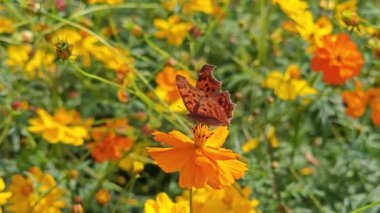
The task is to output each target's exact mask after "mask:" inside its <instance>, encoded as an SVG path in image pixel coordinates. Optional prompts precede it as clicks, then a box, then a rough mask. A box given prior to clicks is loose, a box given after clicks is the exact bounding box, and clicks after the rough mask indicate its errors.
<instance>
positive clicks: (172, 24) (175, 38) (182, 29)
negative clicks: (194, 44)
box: [153, 15, 191, 46]
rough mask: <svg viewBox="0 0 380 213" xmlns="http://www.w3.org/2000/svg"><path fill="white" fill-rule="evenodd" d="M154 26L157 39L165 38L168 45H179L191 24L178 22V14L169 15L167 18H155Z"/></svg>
mask: <svg viewBox="0 0 380 213" xmlns="http://www.w3.org/2000/svg"><path fill="white" fill-rule="evenodd" d="M153 24H154V26H155V27H156V28H157V29H158V32H156V37H157V38H158V39H163V38H166V39H167V41H168V43H169V44H170V45H174V46H179V45H181V44H182V42H183V40H184V39H185V36H186V35H187V32H188V31H189V30H190V28H191V24H190V23H187V22H180V18H179V17H178V16H174V15H173V16H170V17H169V19H168V20H164V19H155V20H154V22H153Z"/></svg>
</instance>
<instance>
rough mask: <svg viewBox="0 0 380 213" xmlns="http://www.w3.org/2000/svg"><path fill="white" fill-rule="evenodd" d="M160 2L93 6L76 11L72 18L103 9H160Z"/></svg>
mask: <svg viewBox="0 0 380 213" xmlns="http://www.w3.org/2000/svg"><path fill="white" fill-rule="evenodd" d="M158 8H159V5H158V4H151V3H125V4H119V5H99V6H93V7H90V8H88V9H85V10H82V11H80V12H78V13H74V14H73V15H72V16H71V17H70V18H77V17H80V16H84V15H87V14H89V13H94V12H98V11H102V10H113V9H158Z"/></svg>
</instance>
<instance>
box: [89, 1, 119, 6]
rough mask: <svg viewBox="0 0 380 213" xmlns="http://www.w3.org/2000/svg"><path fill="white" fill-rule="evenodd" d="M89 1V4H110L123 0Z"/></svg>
mask: <svg viewBox="0 0 380 213" xmlns="http://www.w3.org/2000/svg"><path fill="white" fill-rule="evenodd" d="M87 3H89V4H98V3H104V4H109V5H116V4H121V3H123V0H87Z"/></svg>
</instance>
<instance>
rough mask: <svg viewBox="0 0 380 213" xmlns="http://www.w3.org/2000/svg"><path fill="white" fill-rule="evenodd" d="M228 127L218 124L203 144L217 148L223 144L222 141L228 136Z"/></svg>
mask: <svg viewBox="0 0 380 213" xmlns="http://www.w3.org/2000/svg"><path fill="white" fill-rule="evenodd" d="M228 133H229V131H228V129H227V127H226V126H219V127H217V128H216V129H215V130H214V131H213V134H212V135H211V136H210V137H209V138H208V139H207V141H206V143H205V146H210V147H215V148H219V147H221V146H223V144H224V141H226V138H227V136H228Z"/></svg>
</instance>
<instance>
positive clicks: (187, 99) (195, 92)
mask: <svg viewBox="0 0 380 213" xmlns="http://www.w3.org/2000/svg"><path fill="white" fill-rule="evenodd" d="M176 83H177V88H178V90H179V94H180V95H181V97H182V100H183V103H184V104H185V106H186V108H187V110H188V111H189V112H190V113H193V112H194V108H195V106H196V105H197V104H198V102H199V100H200V98H202V97H205V93H204V92H203V91H202V90H199V89H198V88H196V87H194V86H192V85H191V84H190V83H189V82H188V81H187V79H186V78H185V77H183V76H182V75H177V77H176Z"/></svg>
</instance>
